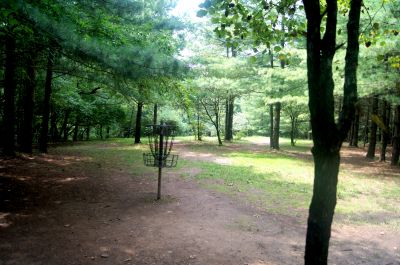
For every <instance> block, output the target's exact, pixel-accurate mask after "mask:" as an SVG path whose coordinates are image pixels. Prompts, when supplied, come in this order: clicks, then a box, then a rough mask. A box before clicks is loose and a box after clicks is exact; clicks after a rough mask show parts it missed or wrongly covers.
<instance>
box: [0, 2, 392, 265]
mask: <svg viewBox="0 0 400 265" xmlns="http://www.w3.org/2000/svg"><path fill="white" fill-rule="evenodd" d="M179 3H180V2H179V1H178V2H176V1H166V0H151V1H136V0H129V1H128V0H127V1H125V0H124V1H80V0H79V1H64V0H46V1H35V0H24V1H11V0H10V1H9V0H6V1H3V2H2V3H1V4H0V14H1V18H0V21H1V26H0V36H1V42H0V50H1V68H0V74H1V76H2V80H1V82H0V128H1V129H0V149H1V153H2V157H4V158H7V159H14V158H18V157H20V156H24V155H25V154H28V155H32V156H35V155H36V154H38V153H41V154H46V153H49V149H51V147H52V146H53V145H54V146H58V145H62V144H66V143H69V142H78V141H88V142H89V141H90V140H95V139H96V140H105V139H115V138H127V139H129V141H130V142H131V143H132V144H135V146H136V148H139V149H140V148H142V146H143V145H144V144H145V143H146V141H147V140H145V139H146V136H147V133H148V132H146V130H145V126H146V125H149V124H157V123H160V122H168V123H170V124H175V125H177V126H176V128H177V129H176V134H177V135H179V136H182V137H189V136H190V137H193V138H194V139H195V140H196V141H197V142H198V144H199V146H201V144H206V145H207V144H208V139H212V141H213V142H212V143H213V144H215V145H218V146H219V147H220V148H221V150H223V149H222V148H224V147H223V146H232V145H235V144H236V143H240V144H242V143H243V139H244V138H248V137H267V138H266V139H269V140H268V141H265V142H262V143H260V145H262V147H263V148H264V149H263V150H262V151H260V152H264V153H265V154H270V153H273V154H275V153H277V154H282V155H284V154H285V152H286V151H287V148H288V147H287V146H286V145H285V144H284V145H283V146H284V148H282V139H285V138H288V139H289V140H288V141H289V143H290V148H291V149H289V150H297V149H296V148H297V147H298V144H297V143H298V141H303V140H306V139H308V140H312V148H311V154H312V158H313V161H314V168H313V170H314V171H313V172H314V174H313V185H312V196H311V197H310V202H309V208H308V219H307V231H306V233H305V238H306V240H305V241H306V244H305V246H304V264H327V263H328V256H329V246H330V238H331V231H332V228H331V227H332V224H333V223H334V220H335V209H336V205H337V201H338V197H339V193H338V187H339V186H340V172H341V171H340V170H339V168H340V165H341V150H343V148H346V150H354V152H355V153H357V152H361V153H363V158H364V159H365V161H367V162H371V163H374V162H379V163H380V165H381V166H382V167H385V166H389V163H390V166H392V167H393V168H394V170H397V168H398V166H399V159H400V79H399V76H400V75H399V73H400V51H399V29H398V24H399V18H400V14H399V8H400V5H399V3H398V2H396V1H383V2H382V1H371V2H368V3H364V2H362V1H360V0H351V1H349V2H343V1H336V0H326V1H322V2H321V1H316V0H303V1H295V0H284V1H259V0H234V1H231V0H205V1H202V2H201V3H199V6H198V9H197V10H196V11H194V10H192V11H191V12H196V14H197V18H196V19H197V21H196V19H195V18H193V17H191V18H190V17H185V16H183V17H182V16H181V17H180V16H177V15H174V12H175V11H176V6H177V4H178V5H179ZM174 10H175V11H174ZM185 139H186V138H185ZM263 139H264V138H263ZM284 141H285V140H284ZM258 151H259V150H258V149H257V152H258ZM282 167H284V165H282ZM247 181H248V182H249V183H252V180H250V179H249V180H247Z"/></svg>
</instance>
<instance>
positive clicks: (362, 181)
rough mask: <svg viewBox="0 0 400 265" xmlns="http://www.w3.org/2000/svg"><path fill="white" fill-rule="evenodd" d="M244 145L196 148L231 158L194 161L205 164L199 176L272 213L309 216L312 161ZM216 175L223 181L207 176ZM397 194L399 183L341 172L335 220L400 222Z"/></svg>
mask: <svg viewBox="0 0 400 265" xmlns="http://www.w3.org/2000/svg"><path fill="white" fill-rule="evenodd" d="M244 149H245V150H243V151H240V149H238V148H236V149H234V150H233V151H232V150H229V149H228V148H225V149H221V148H220V147H212V146H211V145H209V144H205V145H204V146H203V147H201V146H196V150H198V151H202V150H207V152H210V153H213V154H216V155H222V156H224V157H227V158H229V160H230V162H231V164H230V165H221V164H217V163H213V162H200V161H197V162H193V161H191V162H190V163H191V165H192V166H196V167H199V168H201V173H199V175H198V176H197V178H198V179H199V180H200V181H202V180H206V181H207V185H206V187H208V188H210V189H213V190H215V191H219V192H222V193H226V194H229V195H231V196H234V197H241V198H245V199H246V200H249V201H250V202H252V203H254V204H256V205H258V206H260V207H262V208H264V209H266V210H267V211H269V212H273V213H279V214H287V215H292V216H299V215H300V216H304V215H306V214H307V209H308V207H309V202H310V200H311V196H312V186H313V170H314V167H313V162H312V161H310V160H307V159H301V158H299V157H295V156H290V155H288V154H285V153H281V152H269V151H267V150H266V151H265V152H251V151H249V150H246V148H244ZM238 150H239V151H238ZM213 179H214V180H222V181H215V183H212V184H210V181H209V180H213ZM399 198H400V183H399V182H398V181H394V180H393V179H390V178H385V177H380V176H376V177H370V176H368V177H367V176H364V175H360V174H359V173H353V172H351V171H349V170H342V171H341V173H340V175H339V185H338V203H337V207H336V216H337V220H338V221H339V222H351V223H374V224H375V223H385V224H390V225H391V226H393V225H394V226H399V223H400V220H399V219H400V218H399V217H400V200H399ZM385 216H386V217H387V219H386V220H385ZM396 220H397V221H396Z"/></svg>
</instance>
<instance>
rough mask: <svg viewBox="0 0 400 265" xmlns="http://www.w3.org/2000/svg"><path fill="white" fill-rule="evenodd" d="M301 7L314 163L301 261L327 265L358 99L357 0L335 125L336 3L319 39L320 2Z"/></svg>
mask: <svg viewBox="0 0 400 265" xmlns="http://www.w3.org/2000/svg"><path fill="white" fill-rule="evenodd" d="M303 3H304V7H305V11H306V16H307V22H308V23H307V70H308V71H307V74H308V89H309V108H310V114H311V125H312V133H313V142H314V147H313V157H314V164H315V169H314V188H313V196H312V199H311V204H310V210H309V216H308V222H307V238H306V249H305V256H304V259H305V264H306V265H317V264H318V265H324V264H327V262H328V249H329V240H330V235H331V225H332V220H333V214H334V211H335V206H336V195H337V181H338V173H339V165H340V155H339V152H340V148H341V145H342V142H343V140H344V139H345V138H346V137H347V134H348V132H349V129H350V126H351V121H352V120H353V116H354V111H355V103H356V100H357V65H358V51H359V44H358V38H359V20H360V10H361V0H351V4H350V5H351V7H350V13H349V20H348V23H347V32H348V34H347V43H348V44H347V50H346V64H345V83H344V87H343V90H344V93H343V94H344V96H343V108H342V112H341V115H340V117H339V122H338V124H335V115H334V98H333V90H334V82H333V77H332V61H333V57H334V54H335V51H336V24H337V2H336V1H335V0H333V1H327V7H326V15H327V20H326V30H325V34H324V36H323V38H322V40H321V33H320V29H321V8H320V3H319V1H315V0H303Z"/></svg>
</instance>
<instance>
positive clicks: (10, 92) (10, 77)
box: [2, 36, 16, 155]
mask: <svg viewBox="0 0 400 265" xmlns="http://www.w3.org/2000/svg"><path fill="white" fill-rule="evenodd" d="M15 45H16V44H15V39H14V38H13V37H12V36H6V40H5V52H6V59H5V71H4V119H3V126H4V128H3V130H4V138H3V139H2V140H3V143H4V144H3V153H4V154H5V155H14V151H15V139H14V137H15V136H14V135H15V89H16V82H15V68H16V67H15V61H16V58H15V57H16V56H15Z"/></svg>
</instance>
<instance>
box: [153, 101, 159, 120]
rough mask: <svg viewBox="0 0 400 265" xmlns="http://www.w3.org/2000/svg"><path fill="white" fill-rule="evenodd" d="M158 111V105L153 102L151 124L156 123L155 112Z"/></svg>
mask: <svg viewBox="0 0 400 265" xmlns="http://www.w3.org/2000/svg"><path fill="white" fill-rule="evenodd" d="M157 112H158V106H157V103H156V104H154V109H153V124H157V114H158V113H157Z"/></svg>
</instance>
